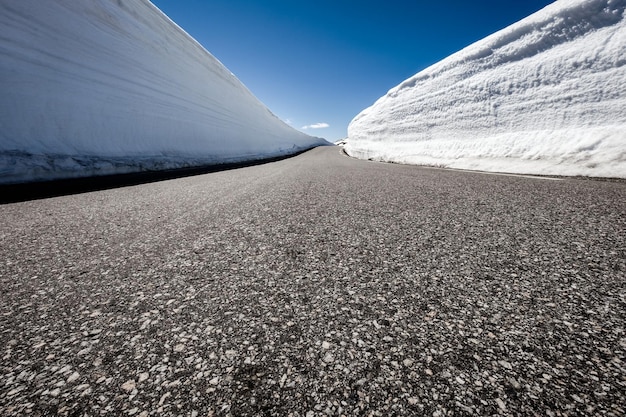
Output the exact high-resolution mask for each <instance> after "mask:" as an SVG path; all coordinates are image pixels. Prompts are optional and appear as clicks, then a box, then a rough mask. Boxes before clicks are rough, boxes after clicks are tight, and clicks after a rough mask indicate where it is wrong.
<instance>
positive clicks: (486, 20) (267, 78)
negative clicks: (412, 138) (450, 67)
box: [152, 0, 552, 141]
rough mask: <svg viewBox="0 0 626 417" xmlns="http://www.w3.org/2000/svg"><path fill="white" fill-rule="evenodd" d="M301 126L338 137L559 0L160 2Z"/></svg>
mask: <svg viewBox="0 0 626 417" xmlns="http://www.w3.org/2000/svg"><path fill="white" fill-rule="evenodd" d="M152 2H153V3H154V4H155V5H156V6H157V7H158V8H160V9H161V10H162V11H163V12H165V14H167V15H168V16H169V17H170V18H171V19H172V20H173V21H175V22H176V23H177V24H178V25H179V26H181V27H182V28H183V29H184V30H185V31H187V32H188V33H189V34H190V35H191V36H193V37H194V38H195V39H197V40H198V41H199V42H200V43H201V44H202V45H203V46H204V47H205V48H206V49H207V50H208V51H209V52H210V53H211V54H213V55H214V56H215V57H216V58H217V59H219V60H220V61H221V62H222V63H223V64H224V65H225V66H226V67H227V68H228V69H229V70H230V71H232V72H233V73H234V74H235V75H236V76H237V78H239V79H240V80H241V81H242V82H243V83H244V84H245V85H246V86H247V87H248V88H249V89H250V90H251V91H252V93H253V94H254V95H256V96H257V97H258V98H259V99H260V100H261V101H262V102H263V103H264V104H265V105H266V106H267V107H269V109H270V110H271V111H272V112H273V113H274V114H276V115H277V116H278V117H280V118H281V119H283V120H285V121H287V122H288V123H289V124H291V125H292V126H293V127H295V128H297V129H300V130H303V129H302V128H303V127H304V126H310V125H316V124H322V125H323V124H328V125H329V127H326V128H318V129H313V128H308V129H304V130H303V131H305V132H307V133H309V134H311V135H313V136H320V137H324V138H326V139H328V140H331V141H335V140H337V139H340V138H343V137H345V136H346V134H347V127H348V124H349V123H350V121H351V120H352V118H354V116H356V115H357V114H358V113H359V112H360V111H361V110H363V109H365V108H366V107H368V106H370V105H371V104H373V103H374V101H376V100H377V99H378V98H379V97H380V96H382V95H384V94H385V93H386V92H387V91H388V90H389V89H390V88H392V87H394V86H396V85H398V84H399V83H401V82H402V81H403V80H405V79H406V78H408V77H410V76H412V75H413V74H415V73H417V72H419V71H421V70H422V69H424V68H426V67H428V66H429V65H432V64H434V63H435V62H437V61H439V60H441V59H443V58H445V57H447V56H448V55H450V54H452V53H454V52H456V51H458V50H460V49H462V48H464V47H465V46H467V45H470V44H471V43H473V42H475V41H477V40H479V39H482V38H484V37H485V36H487V35H489V34H491V33H493V32H495V31H497V30H500V29H502V28H505V27H506V26H508V25H510V24H512V23H514V22H517V21H518V20H520V19H522V18H524V17H526V16H528V15H529V14H531V13H533V12H535V11H537V10H539V9H541V8H543V7H545V6H546V5H548V4H550V3H552V1H551V0H523V1H512V0H504V1H503V0H475V1H472V2H468V1H467V0H464V1H457V0H448V1H443V2H441V1H420V0H413V1H411V0H380V1H370V0H360V1H353V0H316V1H306V0H152Z"/></svg>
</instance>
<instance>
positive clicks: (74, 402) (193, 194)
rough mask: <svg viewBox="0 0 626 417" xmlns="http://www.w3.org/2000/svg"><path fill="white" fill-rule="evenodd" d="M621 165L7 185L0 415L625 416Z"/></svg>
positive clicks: (308, 161)
mask: <svg viewBox="0 0 626 417" xmlns="http://www.w3.org/2000/svg"><path fill="white" fill-rule="evenodd" d="M625 240H626V185H625V184H624V183H623V182H608V181H584V180H577V179H565V180H563V181H536V180H531V179H528V178H523V177H518V176H499V175H498V176H496V175H482V174H480V173H471V172H458V171H451V170H435V169H425V168H419V167H415V166H404V165H397V164H376V163H371V162H367V161H360V160H355V159H351V158H346V157H343V156H342V155H340V153H339V152H337V148H335V147H321V148H316V149H314V150H311V151H309V152H306V153H304V154H301V155H299V156H296V157H294V158H290V159H286V160H282V161H277V162H272V163H268V164H264V165H257V166H251V167H246V168H240V169H233V170H229V171H222V172H212V173H208V174H205V175H197V176H189V177H185V178H179V179H171V180H166V181H160V182H153V183H148V184H140V185H134V186H127V187H121V188H115V189H108V190H101V191H95V192H87V193H82V194H74V195H67V196H61V197H54V198H47V199H41V200H33V201H25V202H20V203H12V204H5V205H0V290H1V291H0V349H1V352H0V354H1V355H2V361H1V362H0V414H1V415H3V416H23V415H33V416H44V415H67V416H82V415H111V416H118V415H134V416H141V417H147V416H201V417H204V416H213V415H215V416H229V415H232V416H245V415H248V416H252V415H276V416H285V415H293V416H307V417H310V416H318V415H319V416H321V415H336V416H340V415H380V416H383V415H384V416H387V415H427V416H448V415H455V416H456V415H471V414H473V415H498V414H501V415H579V416H584V415H588V416H592V415H615V416H617V415H624V414H625V412H626V410H625V406H624V404H626V363H625V361H626V354H625V351H626V335H625V333H624V323H626V320H625V319H626V318H625V313H624V312H625V311H626V285H625V277H626V242H625Z"/></svg>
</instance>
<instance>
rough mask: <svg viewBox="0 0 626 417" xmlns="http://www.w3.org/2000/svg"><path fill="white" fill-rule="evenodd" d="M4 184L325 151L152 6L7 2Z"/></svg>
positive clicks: (127, 0)
mask: <svg viewBox="0 0 626 417" xmlns="http://www.w3.org/2000/svg"><path fill="white" fill-rule="evenodd" d="M0 27H2V31H1V32H0V57H1V59H0V91H2V94H1V95H0V183H18V182H25V181H33V180H49V179H55V178H67V177H77V176H91V175H103V174H114V173H126V172H137V171H145V170H158V169H170V168H181V167H189V166H198V165H206V164H217V163H228V162H238V161H244V160H252V159H260V158H265V157H274V156H280V155H287V154H292V153H295V152H297V151H301V150H304V149H307V148H311V147H314V146H317V145H320V144H327V142H326V141H324V140H323V139H320V138H314V137H311V136H308V135H305V134H304V133H301V132H298V131H296V130H295V129H293V128H291V127H289V126H288V125H286V124H285V123H283V122H282V121H281V120H280V119H278V118H277V117H276V116H274V115H273V114H272V113H271V112H270V111H269V110H268V109H267V108H266V107H265V106H264V105H263V104H262V103H261V102H260V101H259V100H258V99H256V98H255V97H254V96H253V95H252V94H251V93H250V91H249V90H248V89H247V88H246V87H245V86H244V85H243V84H242V83H241V82H240V81H239V80H238V79H237V78H236V77H235V76H234V75H233V74H232V73H231V72H230V71H228V70H227V69H226V68H225V67H224V66H223V65H222V64H221V63H220V62H219V61H218V60H217V59H215V58H214V57H213V56H212V55H211V54H210V53H209V52H207V51H206V50H205V49H204V48H203V47H202V46H201V45H200V44H198V43H197V42H196V41H195V40H194V39H193V38H191V37H190V36H189V35H188V34H187V33H185V32H184V31H183V30H182V29H181V28H180V27H178V26H177V25H176V24H175V23H173V22H172V21H171V20H170V19H169V18H168V17H167V16H165V15H164V14H163V13H162V12H161V11H160V10H159V9H157V8H156V7H155V6H154V5H153V4H152V3H150V2H149V1H147V0H45V1H42V0H18V1H16V0H0Z"/></svg>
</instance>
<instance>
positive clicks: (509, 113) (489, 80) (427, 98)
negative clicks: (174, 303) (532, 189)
mask: <svg viewBox="0 0 626 417" xmlns="http://www.w3.org/2000/svg"><path fill="white" fill-rule="evenodd" d="M625 9H626V0H559V1H557V2H555V3H552V4H551V5H549V6H547V7H545V8H544V9H542V10H540V11H538V12H537V13H535V14H533V15H531V16H529V17H527V18H525V19H523V20H521V21H519V22H518V23H516V24H513V25H511V26H509V27H508V28H505V29H503V30H501V31H499V32H496V33H495V34H493V35H491V36H489V37H487V38H485V39H483V40H481V41H478V42H476V43H475V44H473V45H471V46H469V47H467V48H465V49H463V50H461V51H459V52H457V53H455V54H453V55H451V56H450V57H448V58H446V59H444V60H443V61H440V62H439V63H437V64H435V65H433V66H431V67H429V68H427V69H425V70H423V71H421V72H419V73H418V74H416V75H415V76H413V77H411V78H409V79H408V80H406V81H404V82H403V83H402V84H400V85H398V86H397V87H395V88H393V89H391V90H390V91H389V92H388V93H387V95H385V96H383V97H381V98H380V99H379V100H378V101H376V103H374V104H373V105H372V106H371V107H369V108H367V109H365V110H364V111H363V112H361V113H360V114H359V115H357V116H356V117H355V118H354V120H352V122H351V123H350V126H349V128H348V142H347V145H346V147H345V148H346V151H347V152H348V154H349V155H352V156H355V157H359V158H364V159H373V160H380V161H389V162H398V163H409V164H419V165H431V166H441V167H451V168H459V169H472V170H484V171H498V172H510V173H531V174H544V175H581V176H595V177H621V178H626V17H625Z"/></svg>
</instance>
